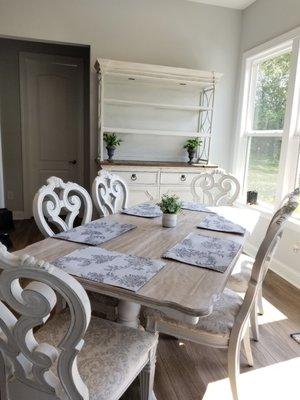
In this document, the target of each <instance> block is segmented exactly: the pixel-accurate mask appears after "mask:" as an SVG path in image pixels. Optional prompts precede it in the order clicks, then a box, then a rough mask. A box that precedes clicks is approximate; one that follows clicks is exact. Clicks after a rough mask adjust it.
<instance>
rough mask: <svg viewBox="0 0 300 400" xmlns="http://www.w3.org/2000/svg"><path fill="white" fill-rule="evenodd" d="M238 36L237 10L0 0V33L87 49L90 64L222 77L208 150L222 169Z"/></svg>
mask: <svg viewBox="0 0 300 400" xmlns="http://www.w3.org/2000/svg"><path fill="white" fill-rule="evenodd" d="M240 30H241V11H238V10H232V9H227V8H221V7H214V6H208V5H203V4H197V3H193V2H188V1H185V0H122V1H120V0H89V1H85V0H51V1H49V0H26V1H23V0H0V35H9V36H15V37H18V38H22V37H24V38H34V39H42V40H51V41H60V42H71V43H80V44H89V45H91V63H94V61H95V59H96V57H104V58H112V59H118V60H125V61H126V60H128V61H136V62H144V63H153V64H163V65H171V66H178V67H187V68H196V69H197V68H199V69H204V70H215V71H218V72H222V73H224V77H223V79H222V81H221V83H220V85H219V88H218V91H217V96H216V111H215V119H214V139H213V143H212V152H211V162H215V163H218V164H219V165H220V166H222V167H224V168H227V167H228V166H229V165H230V158H231V156H232V154H230V151H231V148H232V146H231V135H232V124H233V114H234V110H233V103H234V96H235V84H236V72H237V66H238V55H239V39H240ZM91 68H92V66H91ZM92 71H93V69H92ZM92 74H93V79H92V82H91V96H92V137H93V139H95V137H96V129H95V127H96V123H95V122H96V111H95V101H96V80H95V73H94V71H93V72H92ZM147 140H148V141H149V140H150V139H149V138H148V139H147ZM155 140H157V138H156V139H155ZM172 140H173V139H172ZM174 140H175V141H176V140H178V139H174ZM164 145H165V146H168V140H165V144H164ZM181 145H182V143H181V142H178V146H181ZM4 151H5V149H4ZM92 151H93V154H92V155H91V160H93V159H94V157H95V156H96V153H95V151H96V146H95V140H93V142H92ZM91 162H92V163H93V161H91ZM93 166H94V164H93Z"/></svg>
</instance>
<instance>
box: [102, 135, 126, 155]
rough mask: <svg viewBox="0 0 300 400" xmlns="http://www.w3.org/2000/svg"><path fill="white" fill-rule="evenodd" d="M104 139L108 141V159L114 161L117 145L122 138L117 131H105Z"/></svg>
mask: <svg viewBox="0 0 300 400" xmlns="http://www.w3.org/2000/svg"><path fill="white" fill-rule="evenodd" d="M103 140H104V141H105V143H106V150H107V155H108V161H113V156H114V153H115V150H116V147H117V146H120V144H121V142H123V140H122V139H119V138H118V137H117V135H116V134H115V133H109V132H107V133H104V135H103Z"/></svg>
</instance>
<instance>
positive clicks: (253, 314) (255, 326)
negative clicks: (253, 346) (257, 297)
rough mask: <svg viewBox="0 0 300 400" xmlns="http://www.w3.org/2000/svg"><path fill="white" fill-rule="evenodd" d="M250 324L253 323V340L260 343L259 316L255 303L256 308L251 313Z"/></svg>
mask: <svg viewBox="0 0 300 400" xmlns="http://www.w3.org/2000/svg"><path fill="white" fill-rule="evenodd" d="M250 323H251V332H252V337H253V340H255V341H256V342H258V341H259V330H258V316H257V305H256V303H254V306H253V308H252V311H251V313H250Z"/></svg>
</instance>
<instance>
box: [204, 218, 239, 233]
mask: <svg viewBox="0 0 300 400" xmlns="http://www.w3.org/2000/svg"><path fill="white" fill-rule="evenodd" d="M198 228H201V229H208V230H211V231H218V232H228V233H237V234H239V235H244V234H245V232H246V229H245V228H244V227H243V226H241V225H239V224H236V223H234V222H232V221H230V220H229V219H227V218H225V217H222V216H221V215H208V216H207V217H205V218H204V220H203V221H202V222H201V223H200V224H199V225H198Z"/></svg>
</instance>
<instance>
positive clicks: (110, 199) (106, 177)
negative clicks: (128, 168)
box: [92, 170, 128, 216]
mask: <svg viewBox="0 0 300 400" xmlns="http://www.w3.org/2000/svg"><path fill="white" fill-rule="evenodd" d="M92 197H93V201H94V205H95V207H96V209H97V210H98V212H99V214H100V215H101V216H107V215H110V214H115V213H116V212H118V211H119V210H118V206H119V205H121V207H120V208H121V209H125V208H126V207H127V200H128V188H127V185H126V183H125V181H124V180H123V179H122V178H121V177H119V176H117V175H114V174H111V173H110V172H108V171H107V170H100V171H99V172H98V176H96V178H95V180H94V182H93V186H92Z"/></svg>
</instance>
